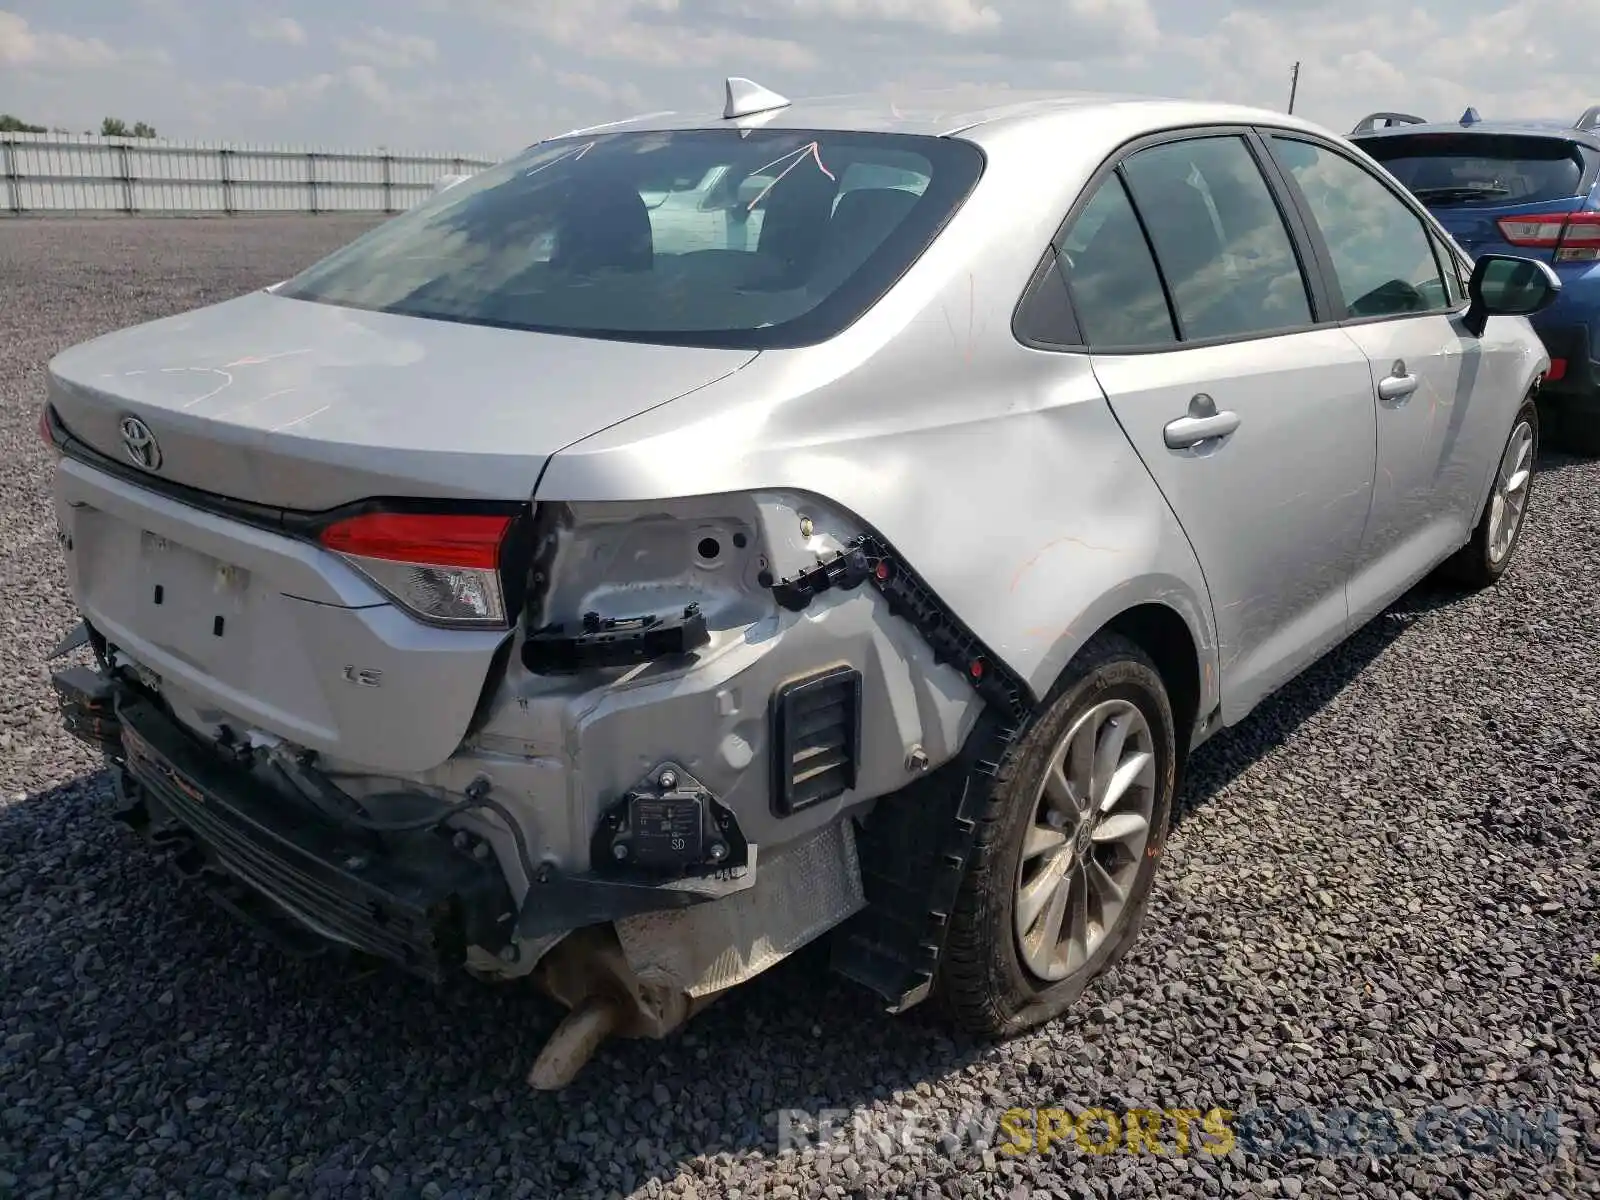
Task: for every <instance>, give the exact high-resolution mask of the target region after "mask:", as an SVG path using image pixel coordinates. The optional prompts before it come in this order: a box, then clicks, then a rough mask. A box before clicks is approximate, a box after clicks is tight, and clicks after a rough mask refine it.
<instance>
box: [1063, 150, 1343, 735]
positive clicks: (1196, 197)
mask: <svg viewBox="0 0 1600 1200" xmlns="http://www.w3.org/2000/svg"><path fill="white" fill-rule="evenodd" d="M1264 155H1265V151H1264V149H1262V147H1261V146H1260V143H1259V142H1258V141H1257V140H1256V139H1255V138H1254V137H1253V135H1252V134H1250V133H1249V131H1245V130H1231V131H1186V132H1185V133H1183V134H1178V135H1170V136H1168V137H1165V138H1160V139H1155V140H1153V141H1148V142H1146V143H1143V144H1140V145H1137V146H1135V147H1133V148H1131V152H1129V153H1127V154H1126V155H1125V156H1124V157H1123V158H1122V159H1121V161H1120V162H1119V163H1118V164H1117V165H1116V166H1115V169H1114V170H1113V171H1112V172H1111V173H1110V174H1108V175H1106V176H1105V177H1104V179H1103V180H1102V181H1099V182H1098V183H1097V184H1091V191H1092V194H1090V193H1086V200H1085V201H1084V202H1083V203H1082V205H1081V207H1080V209H1079V211H1078V212H1077V214H1076V215H1075V216H1074V217H1073V218H1072V219H1071V220H1070V222H1069V225H1068V227H1067V228H1066V230H1065V232H1064V234H1063V237H1062V239H1061V244H1060V245H1059V246H1058V252H1059V253H1058V261H1059V262H1060V264H1061V267H1062V270H1063V271H1064V273H1065V274H1066V277H1067V282H1068V287H1069V290H1070V293H1071V299H1072V305H1073V309H1074V311H1075V313H1076V315H1077V319H1078V321H1079V324H1080V325H1081V328H1082V333H1083V335H1084V341H1085V342H1086V343H1087V346H1088V349H1089V352H1090V357H1091V361H1092V363H1093V365H1094V371H1095V374H1096V377H1097V378H1098V380H1099V382H1100V385H1101V387H1102V389H1103V390H1104V391H1105V393H1106V397H1107V399H1108V400H1109V402H1110V404H1111V407H1112V410H1113V411H1114V413H1115V414H1116V417H1117V420H1118V421H1119V422H1120V424H1121V425H1122V428H1123V429H1124V431H1125V432H1126V433H1127V436H1128V437H1129V439H1130V440H1131V442H1132V443H1133V446H1134V448H1135V450H1136V451H1137V452H1138V454H1139V457H1140V459H1141V460H1142V461H1143V463H1144V465H1145V466H1146V468H1147V469H1148V470H1149V472H1150V474H1151V476H1152V477H1153V478H1154V479H1155V481H1156V483H1157V485H1158V486H1159V487H1160V488H1161V491H1162V493H1163V494H1164V495H1165V497H1166V499H1167V502H1168V503H1169V504H1170V505H1171V507H1172V509H1173V511H1174V513H1175V514H1176V516H1177V518H1178V520H1179V522H1180V523H1181V524H1182V526H1183V529H1184V531H1185V533H1186V534H1187V536H1188V538H1189V540H1190V542H1191V544H1192V545H1193V546H1194V549H1195V553H1196V556H1197V557H1198V558H1199V561H1200V564H1201V567H1202V569H1203V571H1204V572H1205V578H1206V584H1207V587H1208V588H1209V590H1210V592H1211V599H1212V605H1213V609H1214V615H1215V620H1216V627H1217V631H1218V636H1219V642H1220V661H1221V670H1222V676H1221V680H1220V683H1221V688H1222V709H1223V719H1224V720H1225V721H1227V722H1229V723H1232V722H1233V721H1236V720H1238V719H1239V718H1240V717H1242V716H1243V715H1244V714H1245V713H1246V712H1248V711H1249V710H1250V709H1251V708H1252V707H1254V705H1255V704H1256V703H1257V702H1258V701H1259V700H1260V699H1261V698H1262V697H1263V696H1265V695H1267V694H1268V693H1269V692H1271V691H1272V690H1274V689H1275V688H1277V687H1278V686H1280V685H1281V684H1283V683H1284V682H1286V681H1287V680H1288V679H1289V678H1291V677H1292V676H1293V675H1295V674H1296V673H1297V672H1298V671H1300V670H1301V669H1302V668H1304V667H1305V666H1306V665H1307V664H1309V663H1310V662H1311V661H1312V660H1313V659H1315V658H1316V657H1317V656H1319V655H1320V654H1321V653H1323V652H1324V651H1325V650H1327V649H1328V648H1329V647H1330V646H1332V645H1333V644H1334V643H1336V642H1337V641H1339V640H1340V639H1341V638H1342V637H1343V636H1344V634H1345V632H1346V629H1347V611H1346V604H1345V584H1346V581H1347V578H1348V575H1349V572H1350V569H1351V565H1352V563H1353V562H1354V559H1355V553H1356V550H1357V548H1358V546H1359V544H1360V539H1361V533H1362V528H1363V525H1364V523H1365V520H1366V515H1367V505H1368V501H1369V498H1370V492H1371V481H1372V468H1373V445H1374V414H1373V406H1372V382H1371V377H1370V374H1369V371H1368V368H1367V361H1366V359H1365V357H1364V356H1363V355H1362V354H1361V352H1360V350H1359V349H1358V348H1357V347H1356V346H1355V345H1354V344H1353V343H1352V342H1351V340H1350V339H1349V337H1348V336H1346V335H1345V334H1344V333H1343V331H1341V330H1340V329H1339V328H1338V327H1337V326H1335V325H1332V324H1320V323H1319V312H1320V306H1321V305H1322V304H1323V303H1325V298H1324V297H1322V294H1321V290H1322V289H1321V281H1320V279H1319V278H1317V277H1316V276H1315V275H1314V273H1313V272H1312V270H1311V264H1310V262H1309V261H1305V260H1304V254H1303V251H1302V248H1300V247H1298V246H1297V244H1296V242H1295V240H1294V238H1293V237H1292V236H1291V233H1290V229H1289V226H1288V224H1287V223H1286V220H1285V217H1284V213H1283V211H1282V208H1281V196H1279V195H1278V194H1276V193H1275V192H1274V191H1273V189H1272V188H1271V187H1270V186H1269V183H1268V179H1267V177H1266V175H1265V174H1264V173H1263V170H1262V166H1261V163H1262V160H1263V157H1264Z"/></svg>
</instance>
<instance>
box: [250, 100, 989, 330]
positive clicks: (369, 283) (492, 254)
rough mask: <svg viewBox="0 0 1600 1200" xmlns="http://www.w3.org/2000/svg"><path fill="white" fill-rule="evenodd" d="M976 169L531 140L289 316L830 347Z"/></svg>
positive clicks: (297, 286)
mask: <svg viewBox="0 0 1600 1200" xmlns="http://www.w3.org/2000/svg"><path fill="white" fill-rule="evenodd" d="M982 169H983V157H982V154H981V152H980V151H979V150H978V149H977V147H976V146H973V145H972V144H970V143H968V142H962V141H956V140H953V139H949V138H935V137H919V136H909V135H902V134H870V133H868V134H862V133H848V134H841V133H831V132H796V131H794V130H754V131H740V130H736V129H726V130H723V129H716V130H689V131H673V132H653V133H616V134H610V135H603V136H590V137H581V136H580V137H567V138H561V139H557V140H554V141H550V142H543V143H540V144H539V145H537V146H534V147H532V148H530V149H529V150H527V151H526V152H524V153H523V154H521V155H519V156H517V157H516V158H514V159H512V160H510V161H508V162H505V163H501V164H499V165H497V166H495V167H491V168H489V169H488V170H486V171H484V172H482V173H481V174H479V175H475V176H473V177H472V178H470V179H468V180H466V181H464V182H462V183H458V184H456V185H455V186H454V187H452V188H449V189H448V190H446V191H444V192H442V193H440V194H439V195H437V196H435V197H433V198H432V199H430V200H428V201H427V202H425V203H424V204H422V205H419V206H418V207H417V208H415V209H412V210H411V211H410V212H408V213H406V214H404V215H403V216H399V217H396V218H394V219H393V220H391V221H388V222H386V223H385V224H383V225H380V226H378V227H377V228H376V229H374V230H372V231H370V232H369V233H367V234H366V235H364V236H363V237H361V238H359V239H357V240H356V241H354V242H352V243H351V244H350V245H348V246H346V247H344V248H343V249H341V250H339V251H337V252H336V253H334V254H333V255H331V256H329V257H328V258H326V259H324V260H322V261H321V262H319V263H317V264H315V265H313V266H312V267H310V268H308V269H307V270H305V271H303V272H301V273H300V274H299V275H296V276H295V277H294V278H293V279H291V280H290V281H289V282H288V283H287V284H285V285H284V286H283V287H281V288H280V289H279V290H278V294H279V295H281V296H289V297H293V298H296V299H300V300H314V301H321V302H323V303H327V304H338V305H344V306H347V307H351V308H361V309H368V310H371V311H375V312H387V313H402V314H406V315H409V316H417V317H431V318H435V319H438V320H445V321H460V322H467V323H471V324H479V325H494V326H499V327H503V328H512V329H535V330H546V331H551V332H557V333H572V334H581V335H586V336H592V337H612V338H621V339H627V340H634V341H655V342H669V343H674V344H682V345H701V346H728V347H735V348H752V349H761V348H765V347H770V346H778V345H798V344H804V343H806V342H810V341H817V340H821V339H823V338H827V337H830V336H832V335H833V334H834V333H836V332H838V331H839V330H841V329H843V328H845V327H846V326H848V325H849V324H850V323H851V322H853V321H854V320H855V319H856V318H857V317H859V316H860V315H861V313H862V312H863V311H865V310H866V308H868V307H869V306H870V305H871V304H872V303H873V302H874V301H876V300H877V299H878V298H879V297H880V296H881V295H882V294H883V293H884V292H885V291H886V290H887V289H888V288H889V286H890V285H891V284H893V282H894V281H895V280H896V279H897V278H898V277H899V276H900V275H901V274H902V273H904V271H905V270H906V268H907V267H909V266H910V265H911V263H912V262H913V261H915V259H916V258H917V256H918V255H920V254H921V253H922V252H923V250H924V249H926V247H927V245H928V243H929V242H930V241H931V239H932V238H933V237H934V235H935V234H936V233H937V232H938V231H939V229H940V228H941V227H942V226H943V224H944V222H945V221H946V220H947V219H948V218H949V216H950V214H951V212H952V211H953V210H954V209H955V208H956V206H958V205H959V204H960V203H961V202H962V200H963V199H964V198H965V197H966V195H967V194H968V192H969V191H970V190H971V188H972V186H973V184H974V183H975V182H976V181H977V179H978V176H979V174H980V173H981V171H982Z"/></svg>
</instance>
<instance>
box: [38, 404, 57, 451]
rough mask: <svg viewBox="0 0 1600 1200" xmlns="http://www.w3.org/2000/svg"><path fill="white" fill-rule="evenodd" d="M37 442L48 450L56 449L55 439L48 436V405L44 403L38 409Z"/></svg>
mask: <svg viewBox="0 0 1600 1200" xmlns="http://www.w3.org/2000/svg"><path fill="white" fill-rule="evenodd" d="M39 440H40V441H41V442H43V443H44V444H45V445H46V446H49V447H50V449H52V450H55V449H56V439H55V438H53V437H52V436H51V435H50V403H49V401H46V402H45V403H44V404H42V405H40V407H39Z"/></svg>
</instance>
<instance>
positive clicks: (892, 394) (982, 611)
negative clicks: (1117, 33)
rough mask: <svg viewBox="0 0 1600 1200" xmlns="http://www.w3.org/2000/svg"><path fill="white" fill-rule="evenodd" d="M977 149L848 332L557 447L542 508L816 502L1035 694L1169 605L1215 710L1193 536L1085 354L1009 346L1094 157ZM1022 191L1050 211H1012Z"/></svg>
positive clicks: (1206, 607) (1210, 644) (780, 566)
mask: <svg viewBox="0 0 1600 1200" xmlns="http://www.w3.org/2000/svg"><path fill="white" fill-rule="evenodd" d="M989 149H990V151H991V153H990V163H989V167H988V170H987V171H986V174H985V178H984V180H983V182H982V183H981V184H980V186H979V188H978V189H977V190H976V191H975V192H974V194H973V196H972V197H971V198H970V199H969V201H968V202H967V204H966V205H965V206H964V207H963V209H962V210H961V211H960V212H959V213H958V214H957V215H956V217H955V218H954V219H953V220H952V222H951V224H950V226H948V227H947V229H946V231H945V233H944V234H943V235H942V236H941V238H940V239H939V240H937V241H936V242H935V243H934V245H933V246H932V247H931V248H930V249H929V251H928V252H927V253H926V254H925V255H924V256H923V257H922V259H920V260H919V261H918V262H917V263H916V264H915V265H914V266H913V267H912V268H911V270H910V271H909V272H908V273H907V274H906V275H905V276H904V277H903V278H902V279H901V280H900V281H899V283H898V284H897V285H896V286H895V287H894V288H893V289H891V290H890V292H889V293H888V294H887V295H886V296H885V297H884V298H883V299H882V300H880V301H879V303H878V304H877V305H876V306H875V307H874V308H873V309H872V310H870V311H869V312H868V313H867V314H866V315H865V316H864V317H863V318H862V319H861V320H860V321H858V322H857V323H856V324H855V325H854V326H852V327H851V328H849V329H848V330H846V331H845V332H844V333H843V334H841V335H840V336H838V337H836V338H834V339H833V340H832V341H830V342H826V343H823V344H821V345H817V346H812V347H805V348H800V349H784V350H771V351H766V352H764V353H762V354H760V355H759V356H758V357H757V358H756V359H755V360H754V361H753V362H751V363H750V364H748V365H746V366H745V367H744V368H743V369H742V370H740V371H738V372H736V373H735V374H733V375H731V376H728V377H726V378H724V379H722V380H719V381H717V382H716V383H713V384H710V385H709V386H707V387H705V388H703V389H700V390H699V391H697V392H695V393H693V394H690V395H688V396H684V397H682V398H680V399H678V400H676V401H674V402H672V403H670V404H667V405H663V406H661V407H660V408H657V409H655V410H653V411H651V412H648V413H644V414H641V415H639V416H637V417H633V418H630V419H629V420H626V421H623V422H621V423H619V424H617V425H614V426H612V427H610V428H608V429H606V430H603V431H600V432H598V433H596V434H594V435H592V436H590V437H588V438H586V439H584V440H582V441H580V442H578V443H576V444H575V445H573V446H570V447H568V448H567V449H565V450H563V451H562V452H560V453H559V454H557V455H556V456H555V457H554V458H553V459H552V460H551V462H550V465H549V467H548V468H547V470H546V472H545V474H544V476H543V478H542V479H541V481H540V484H539V488H538V492H537V495H536V497H535V498H536V500H538V501H541V502H543V501H564V502H580V503H581V502H585V501H595V502H605V501H611V502H624V501H635V502H646V501H657V500H662V499H666V498H670V497H684V496H695V495H708V494H713V493H724V494H726V493H734V492H740V491H767V492H795V493H808V494H811V495H814V496H817V497H819V498H820V499H821V500H822V501H824V502H825V503H827V504H831V505H833V506H837V508H839V509H842V510H844V511H845V512H846V513H848V514H851V515H852V516H853V517H854V518H856V519H858V520H859V521H861V522H862V523H863V524H865V525H866V526H868V527H870V528H871V529H873V530H875V531H876V532H877V533H878V534H879V535H881V536H882V537H883V538H885V539H886V540H887V541H888V542H889V543H890V545H891V546H892V547H893V548H894V549H895V551H897V552H898V553H899V554H900V555H901V556H902V557H903V558H904V559H905V560H906V561H907V562H908V563H909V565H910V566H911V567H912V568H913V569H914V570H916V571H917V572H918V573H919V574H920V575H922V577H923V578H924V579H925V580H926V581H927V582H928V584H929V585H930V586H932V587H933V588H934V589H935V590H936V591H937V592H938V594H939V596H940V597H941V598H942V600H943V601H944V602H945V603H946V604H947V605H948V606H949V607H950V608H951V609H952V610H953V611H954V612H955V614H956V615H957V616H959V617H960V618H961V619H962V620H963V621H965V622H966V623H967V624H968V625H969V626H970V627H971V628H972V630H973V631H974V632H975V633H976V634H977V635H978V636H979V637H980V638H982V639H983V640H984V641H985V642H986V643H987V644H988V645H989V647H990V649H991V650H992V651H993V652H994V653H996V654H997V655H999V656H1000V657H1001V658H1002V659H1004V660H1005V661H1006V662H1007V664H1008V665H1009V666H1010V667H1011V668H1012V669H1013V670H1014V671H1015V672H1016V673H1017V674H1018V675H1020V676H1021V677H1022V678H1023V679H1025V680H1026V681H1027V682H1028V683H1029V684H1030V685H1031V686H1032V688H1033V689H1034V691H1035V693H1036V694H1040V695H1042V694H1044V693H1046V692H1048V691H1049V689H1050V687H1051V685H1052V684H1053V682H1054V681H1055V679H1056V677H1057V676H1058V675H1059V674H1060V672H1061V670H1062V668H1063V667H1064V666H1065V665H1066V664H1067V663H1068V662H1069V661H1070V659H1071V657H1072V655H1073V654H1075V653H1076V651H1077V650H1078V649H1079V648H1080V647H1081V646H1082V645H1083V643H1084V642H1085V641H1086V640H1087V639H1088V638H1089V637H1090V636H1091V635H1092V634H1093V633H1094V632H1095V631H1096V630H1097V629H1098V628H1100V627H1101V626H1102V625H1103V624H1104V623H1105V622H1106V621H1108V620H1110V619H1111V618H1113V617H1115V616H1116V615H1117V614H1118V613H1120V612H1122V611H1125V610H1126V609H1128V608H1131V607H1133V606H1135V605H1139V604H1145V603H1157V604H1162V605H1165V606H1167V607H1169V608H1171V609H1172V610H1173V611H1175V612H1176V613H1177V614H1178V615H1179V616H1180V617H1181V618H1182V619H1183V621H1184V622H1185V624H1186V625H1187V627H1188V629H1189V631H1190V634H1191V636H1192V638H1193V640H1194V642H1195V644H1196V646H1197V647H1198V649H1199V658H1200V661H1199V663H1198V664H1197V666H1198V673H1199V677H1200V683H1201V696H1200V700H1201V703H1200V712H1201V713H1205V712H1207V711H1209V710H1210V709H1211V708H1212V707H1213V706H1214V704H1215V702H1216V692H1217V671H1216V661H1215V639H1214V634H1213V622H1212V615H1211V610H1210V604H1209V600H1208V598H1207V593H1206V589H1205V586H1204V582H1203V579H1202V576H1201V572H1200V568H1199V565H1198V563H1197V562H1196V560H1195V557H1194V553H1193V551H1192V549H1191V548H1190V546H1189V543H1188V541H1187V539H1186V538H1185V537H1184V535H1183V532H1182V530H1181V528H1180V527H1179V525H1178V522H1177V520H1176V518H1175V517H1174V516H1173V514H1172V512H1171V510H1170V508H1169V507H1168V506H1167V503H1166V501H1165V500H1164V499H1163V497H1162V496H1161V494H1160V492H1159V491H1158V489H1157V488H1156V486H1155V484H1154V482H1153V481H1152V480H1151V479H1150V477H1149V474H1148V473H1147V471H1146V470H1145V468H1144V467H1143V465H1142V464H1141V463H1140V461H1139V459H1138V457H1137V455H1136V454H1135V453H1134V451H1133V449H1132V447H1131V446H1130V445H1129V444H1128V442H1127V439H1126V436H1125V435H1124V434H1123V432H1122V430H1121V428H1120V427H1119V426H1118V425H1117V423H1116V421H1115V418H1114V417H1113V415H1112V413H1111V410H1110V407H1109V405H1108V404H1107V402H1106V400H1105V397H1104V394H1103V393H1102V392H1101V390H1100V388H1099V385H1098V384H1097V383H1096V381H1095V379H1094V376H1093V374H1092V372H1091V370H1090V365H1089V362H1088V359H1087V357H1086V356H1082V355H1073V354H1058V353H1051V352H1044V351H1038V350H1032V349H1029V348H1026V347H1024V346H1022V345H1020V344H1019V343H1018V342H1017V341H1016V339H1015V338H1014V336H1013V335H1012V332H1011V315H1012V312H1013V310H1014V308H1015V305H1016V303H1017V300H1018V297H1019V296H1020V295H1021V294H1022V291H1023V289H1024V287H1025V286H1026V283H1027V280H1028V278H1029V276H1030V274H1031V273H1032V271H1033V269H1034V267H1035V266H1036V265H1037V263H1038V261H1039V257H1040V255H1041V253H1042V252H1043V250H1044V249H1045V247H1046V246H1047V244H1048V242H1049V238H1050V237H1051V235H1052V233H1053V231H1054V228H1055V225H1056V223H1057V222H1058V221H1059V218H1060V214H1061V213H1062V212H1065V211H1066V208H1067V207H1068V206H1069V205H1070V203H1071V199H1072V197H1073V195H1074V194H1075V193H1076V190H1077V187H1078V186H1080V185H1081V179H1082V178H1083V177H1087V174H1088V173H1089V171H1090V170H1092V168H1093V162H1092V161H1090V159H1091V158H1092V157H1093V154H1092V153H1090V154H1086V155H1085V157H1084V160H1083V161H1082V162H1079V163H1077V164H1066V165H1064V166H1061V167H1059V168H1044V167H1041V165H1040V163H1039V162H1038V159H1037V157H1036V156H1033V155H1029V156H1027V157H1025V158H1019V157H1017V156H1015V155H1012V154H1007V153H998V152H995V147H989ZM1046 170H1055V171H1056V173H1057V177H1056V178H1054V179H1049V178H1045V176H1044V174H1043V173H1042V172H1044V171H1046ZM1019 188H1026V189H1029V190H1032V191H1034V192H1041V193H1048V194H1049V195H1053V196H1054V199H1050V198H1049V195H1047V196H1046V199H1044V200H1042V201H1041V203H1040V205H1039V206H1037V208H1036V209H1030V210H1029V211H1024V212H1022V213H1020V214H1019V210H1018V207H1017V205H1016V203H1015V199H1016V196H1017V193H1018V189H1019ZM1057 204H1059V207H1057ZM774 557H775V560H776V559H777V555H776V554H775V555H774ZM774 567H775V568H776V569H777V570H778V572H779V573H780V574H784V573H788V571H789V567H788V564H786V563H782V562H779V561H775V562H774Z"/></svg>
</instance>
